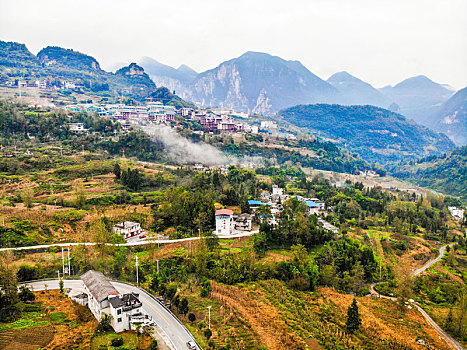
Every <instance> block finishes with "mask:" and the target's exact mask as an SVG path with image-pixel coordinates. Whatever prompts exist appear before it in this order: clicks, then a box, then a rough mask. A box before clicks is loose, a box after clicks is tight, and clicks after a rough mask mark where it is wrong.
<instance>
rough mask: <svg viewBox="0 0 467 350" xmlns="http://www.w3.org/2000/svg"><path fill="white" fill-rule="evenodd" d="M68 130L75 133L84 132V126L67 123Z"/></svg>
mask: <svg viewBox="0 0 467 350" xmlns="http://www.w3.org/2000/svg"><path fill="white" fill-rule="evenodd" d="M68 128H69V129H70V131H76V132H80V131H85V130H86V129H84V124H83V123H68Z"/></svg>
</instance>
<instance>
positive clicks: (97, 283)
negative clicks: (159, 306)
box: [75, 270, 153, 333]
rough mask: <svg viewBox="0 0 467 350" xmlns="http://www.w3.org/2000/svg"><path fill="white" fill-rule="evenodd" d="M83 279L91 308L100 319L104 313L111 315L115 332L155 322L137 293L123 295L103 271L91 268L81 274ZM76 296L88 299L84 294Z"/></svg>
mask: <svg viewBox="0 0 467 350" xmlns="http://www.w3.org/2000/svg"><path fill="white" fill-rule="evenodd" d="M81 280H82V281H83V284H84V293H83V294H86V295H87V305H88V307H89V310H91V312H92V314H93V315H94V316H95V317H96V318H97V320H99V321H100V320H101V318H102V317H103V314H107V315H110V316H111V322H110V324H111V326H112V328H113V329H114V330H115V332H117V333H119V332H123V331H125V330H131V329H135V324H142V325H143V326H145V325H150V324H152V323H153V321H152V319H151V317H150V316H149V315H147V314H146V313H144V312H143V307H142V306H143V305H142V303H141V302H140V301H139V299H138V297H139V296H138V295H137V294H135V293H128V294H123V295H121V294H120V293H119V292H118V291H117V290H116V289H115V287H114V286H113V285H112V284H111V283H110V280H109V279H108V278H107V277H105V276H104V275H103V274H102V273H101V272H98V271H93V270H90V271H88V272H86V273H85V274H84V275H82V276H81ZM75 298H78V299H80V300H81V301H84V300H85V299H86V298H85V297H84V295H82V294H81V295H78V296H76V297H75ZM81 303H83V302H81Z"/></svg>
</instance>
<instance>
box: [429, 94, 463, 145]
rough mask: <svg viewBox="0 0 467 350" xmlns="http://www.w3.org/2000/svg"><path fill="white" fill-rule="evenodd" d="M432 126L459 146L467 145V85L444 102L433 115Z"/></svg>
mask: <svg viewBox="0 0 467 350" xmlns="http://www.w3.org/2000/svg"><path fill="white" fill-rule="evenodd" d="M431 126H432V128H433V129H435V130H437V131H439V132H442V133H445V134H446V135H448V136H449V138H450V139H451V140H452V141H454V143H455V144H456V145H457V146H465V145H467V87H466V88H463V89H462V90H459V91H458V92H457V93H456V94H455V95H454V96H452V97H451V98H450V99H449V100H447V101H446V103H444V104H443V106H442V107H441V108H440V110H439V112H438V113H436V114H435V115H434V116H433V117H432V124H431Z"/></svg>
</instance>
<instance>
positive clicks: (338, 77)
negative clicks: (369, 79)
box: [326, 71, 363, 83]
mask: <svg viewBox="0 0 467 350" xmlns="http://www.w3.org/2000/svg"><path fill="white" fill-rule="evenodd" d="M326 81H327V82H332V83H334V82H342V81H349V82H351V81H354V82H363V81H362V80H360V79H358V78H357V77H355V76H353V75H352V74H350V73H349V72H346V71H342V72H337V73H334V74H333V75H331V76H330V77H329V78H328V80H326Z"/></svg>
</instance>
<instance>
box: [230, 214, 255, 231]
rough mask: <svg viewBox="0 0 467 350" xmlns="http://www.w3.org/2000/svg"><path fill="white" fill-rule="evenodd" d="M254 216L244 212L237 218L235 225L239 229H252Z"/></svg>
mask: <svg viewBox="0 0 467 350" xmlns="http://www.w3.org/2000/svg"><path fill="white" fill-rule="evenodd" d="M252 221H253V220H252V217H251V215H249V214H242V215H240V216H239V217H238V218H236V219H235V223H234V227H235V229H236V230H239V231H251V228H252Z"/></svg>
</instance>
